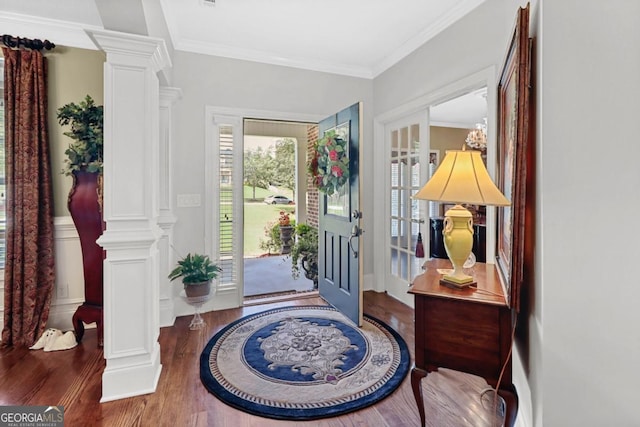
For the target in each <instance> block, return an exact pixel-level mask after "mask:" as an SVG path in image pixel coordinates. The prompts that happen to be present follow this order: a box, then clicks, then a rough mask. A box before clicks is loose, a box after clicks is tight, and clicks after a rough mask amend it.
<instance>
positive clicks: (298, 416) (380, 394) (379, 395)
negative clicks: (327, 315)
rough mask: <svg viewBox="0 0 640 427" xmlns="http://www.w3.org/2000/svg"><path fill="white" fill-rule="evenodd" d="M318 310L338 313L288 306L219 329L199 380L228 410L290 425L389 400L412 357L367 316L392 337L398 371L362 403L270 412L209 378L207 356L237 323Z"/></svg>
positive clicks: (208, 348) (398, 339)
mask: <svg viewBox="0 0 640 427" xmlns="http://www.w3.org/2000/svg"><path fill="white" fill-rule="evenodd" d="M316 308H320V309H323V310H333V311H338V310H336V309H335V308H333V307H331V306H324V305H302V306H299V305H296V306H288V307H278V308H273V309H269V310H264V311H261V312H258V313H253V314H249V315H247V316H243V317H242V318H240V319H238V320H235V321H233V322H231V323H229V324H228V325H227V326H225V327H224V328H222V329H221V330H220V331H218V332H217V333H216V334H214V335H213V336H212V337H211V338H210V339H209V341H208V342H207V345H206V346H205V348H204V350H203V351H202V353H201V354H200V380H201V381H202V384H203V385H204V387H205V388H206V389H207V390H208V391H209V392H210V393H212V394H213V395H215V396H216V397H217V398H218V399H220V400H221V401H222V402H224V403H226V404H227V405H229V406H232V407H234V408H236V409H239V410H241V411H243V412H247V413H249V414H252V415H257V416H260V417H265V418H272V419H277V420H290V421H296V420H299V421H305V420H307V421H308V420H317V419H322V418H330V417H336V416H338V415H343V414H347V413H349V412H353V411H357V410H360V409H363V408H366V407H368V406H371V405H373V404H374V403H377V402H379V401H381V400H382V399H384V398H385V397H387V396H389V395H390V394H391V393H393V392H394V391H395V390H396V389H397V388H398V387H399V386H400V384H402V381H403V380H404V378H405V377H406V376H407V374H408V372H409V365H410V363H411V354H410V353H409V347H408V346H407V343H406V342H405V340H404V338H402V336H400V334H399V333H398V332H397V331H396V330H395V329H393V328H392V327H391V326H389V325H387V324H386V323H385V322H383V321H382V320H380V319H378V318H376V317H374V316H370V315H368V314H366V313H365V314H364V317H366V318H368V319H370V320H372V321H374V322H376V323H378V324H379V325H380V326H381V327H383V328H385V330H387V331H388V332H389V333H390V334H391V336H393V338H394V339H395V340H396V342H397V343H398V347H399V350H400V363H399V364H398V369H397V370H396V372H395V374H394V375H393V377H392V378H391V379H390V380H389V381H388V382H387V384H385V386H384V387H381V388H380V389H379V390H376V391H375V392H374V393H372V394H370V395H367V396H365V397H363V398H361V399H358V400H357V401H354V402H347V403H344V404H340V405H335V406H333V407H331V408H318V409H283V408H273V407H271V406H267V405H260V404H256V403H251V402H247V401H246V400H244V399H242V398H239V397H238V396H236V395H234V394H232V393H229V392H228V391H227V390H226V389H225V388H224V387H222V386H221V385H220V384H219V383H218V382H217V381H216V380H215V378H213V375H212V374H211V369H209V355H210V353H211V350H212V349H213V346H214V345H215V343H216V341H217V340H218V339H219V338H220V337H221V336H222V335H224V334H225V333H226V332H227V331H228V330H229V329H231V328H233V327H234V326H235V325H237V324H238V323H240V322H243V321H245V320H246V319H247V318H250V317H255V316H262V315H265V314H267V313H269V312H274V311H282V310H286V309H296V310H300V309H316Z"/></svg>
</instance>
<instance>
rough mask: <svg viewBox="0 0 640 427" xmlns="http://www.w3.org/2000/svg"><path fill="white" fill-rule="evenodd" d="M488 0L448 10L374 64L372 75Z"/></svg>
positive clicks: (473, 1) (468, 2) (377, 73)
mask: <svg viewBox="0 0 640 427" xmlns="http://www.w3.org/2000/svg"><path fill="white" fill-rule="evenodd" d="M485 1H486V0H466V1H464V2H462V3H460V4H459V5H458V6H456V7H455V8H453V9H451V10H450V11H449V12H447V13H446V14H445V15H444V16H442V18H440V19H439V20H438V21H437V22H436V23H435V24H433V25H430V26H429V27H428V28H425V29H424V30H422V31H421V32H420V34H418V35H417V36H415V37H412V38H411V39H409V40H407V41H406V42H405V43H404V44H403V45H402V46H399V47H397V48H396V49H394V51H393V53H391V54H390V55H388V56H387V57H385V58H384V59H383V60H382V61H380V62H378V63H377V64H375V65H374V66H373V69H372V70H371V75H372V76H373V77H377V76H378V75H380V74H381V73H383V72H384V71H386V70H387V69H389V68H391V67H392V66H393V65H395V64H397V63H398V62H399V61H400V60H401V59H403V58H404V57H406V56H407V55H409V54H410V53H411V52H413V51H414V50H416V49H418V48H419V47H420V46H422V45H423V44H425V43H426V42H428V41H429V40H431V39H432V38H433V37H435V36H436V35H438V34H439V33H440V32H442V31H443V30H444V29H445V28H447V27H448V26H450V25H452V24H453V23H454V22H456V21H457V20H458V19H460V18H462V17H463V16H465V15H466V14H467V13H469V12H471V11H472V10H473V9H475V8H476V7H478V6H480V5H481V4H482V3H484V2H485Z"/></svg>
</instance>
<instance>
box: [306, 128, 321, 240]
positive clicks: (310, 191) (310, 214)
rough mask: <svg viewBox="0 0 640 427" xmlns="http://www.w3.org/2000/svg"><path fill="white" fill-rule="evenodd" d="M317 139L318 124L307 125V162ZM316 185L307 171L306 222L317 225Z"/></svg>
mask: <svg viewBox="0 0 640 427" xmlns="http://www.w3.org/2000/svg"><path fill="white" fill-rule="evenodd" d="M317 140H318V126H317V125H309V126H307V164H308V163H309V162H310V161H311V158H312V156H313V155H314V153H313V146H314V145H315V143H316V141H317ZM318 209H319V201H318V187H316V184H315V182H314V180H313V177H312V176H311V175H309V174H308V173H307V224H309V225H311V226H313V227H316V228H317V227H318Z"/></svg>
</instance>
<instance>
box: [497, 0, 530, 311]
mask: <svg viewBox="0 0 640 427" xmlns="http://www.w3.org/2000/svg"><path fill="white" fill-rule="evenodd" d="M530 68H531V58H530V48H529V5H527V6H526V7H525V8H521V9H520V10H519V12H518V17H517V20H516V25H515V28H514V31H513V36H512V38H511V43H510V44H509V49H508V51H507V56H506V58H505V61H504V65H503V67H502V72H501V75H500V82H499V84H498V151H497V154H498V155H497V162H498V168H497V172H498V174H497V175H498V176H497V183H498V188H499V189H500V190H501V191H502V192H503V193H504V194H505V196H506V197H507V199H509V200H510V201H511V206H510V207H505V208H498V215H497V226H496V230H497V236H496V254H497V257H496V258H497V266H498V271H499V273H500V276H501V279H502V282H503V286H504V291H505V296H506V298H507V304H508V305H509V307H511V308H515V309H516V310H519V307H520V286H521V284H522V279H523V259H524V224H525V200H526V176H527V167H526V166H527V162H526V154H527V139H528V135H529V83H530V82H529V79H530Z"/></svg>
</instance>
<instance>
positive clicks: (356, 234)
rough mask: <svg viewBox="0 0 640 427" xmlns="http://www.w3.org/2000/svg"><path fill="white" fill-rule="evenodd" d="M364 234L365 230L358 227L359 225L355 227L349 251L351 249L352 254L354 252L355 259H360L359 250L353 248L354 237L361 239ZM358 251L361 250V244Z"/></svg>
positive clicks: (350, 237) (352, 230)
mask: <svg viewBox="0 0 640 427" xmlns="http://www.w3.org/2000/svg"><path fill="white" fill-rule="evenodd" d="M362 233H364V230H363V229H362V228H360V227H358V225H357V224H356V225H354V226H353V228H352V229H351V235H350V236H349V249H351V252H353V257H354V258H358V250H356V249H354V248H353V242H352V240H353V238H354V237H360V235H361V234H362ZM358 249H360V243H358Z"/></svg>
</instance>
